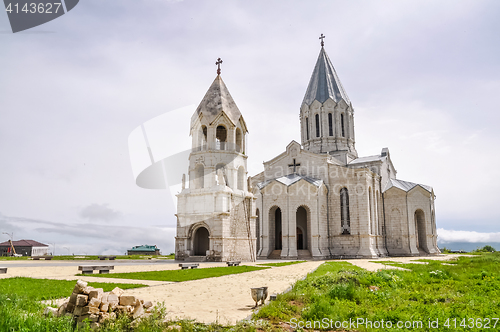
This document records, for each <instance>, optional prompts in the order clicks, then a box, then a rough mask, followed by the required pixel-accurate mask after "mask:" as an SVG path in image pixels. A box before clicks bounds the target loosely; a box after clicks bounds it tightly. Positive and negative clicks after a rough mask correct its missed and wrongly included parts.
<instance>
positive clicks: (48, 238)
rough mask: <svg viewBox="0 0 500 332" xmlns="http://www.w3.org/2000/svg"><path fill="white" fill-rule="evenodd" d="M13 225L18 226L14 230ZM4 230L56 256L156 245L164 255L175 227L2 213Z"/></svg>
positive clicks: (171, 244) (171, 248) (121, 251)
mask: <svg viewBox="0 0 500 332" xmlns="http://www.w3.org/2000/svg"><path fill="white" fill-rule="evenodd" d="M12 225H16V227H15V228H13V227H12ZM0 226H1V227H2V228H1V230H2V231H4V230H8V231H9V232H12V231H13V232H14V239H15V240H19V239H32V240H36V241H39V242H42V243H45V244H47V245H49V246H50V250H51V251H54V247H55V254H57V255H61V254H89V255H90V254H114V255H117V254H121V255H123V254H125V252H126V251H127V249H130V248H131V247H133V246H136V245H141V244H149V245H157V246H158V248H160V250H161V253H162V254H169V253H171V252H173V251H174V237H175V227H163V226H147V225H146V226H142V225H141V226H124V225H120V226H116V225H109V224H90V223H76V224H67V223H58V222H53V221H45V220H38V219H30V218H23V217H9V216H5V215H2V214H0Z"/></svg>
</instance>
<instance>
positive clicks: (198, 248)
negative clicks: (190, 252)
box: [193, 227, 210, 256]
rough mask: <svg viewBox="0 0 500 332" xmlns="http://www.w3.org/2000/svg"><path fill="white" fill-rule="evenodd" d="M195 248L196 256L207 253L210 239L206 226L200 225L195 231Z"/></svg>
mask: <svg viewBox="0 0 500 332" xmlns="http://www.w3.org/2000/svg"><path fill="white" fill-rule="evenodd" d="M193 249H194V255H195V256H206V255H207V250H209V249H210V239H209V233H208V229H206V228H205V227H200V228H198V229H197V230H196V231H195V233H194V240H193Z"/></svg>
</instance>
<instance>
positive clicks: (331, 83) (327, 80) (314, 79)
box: [303, 47, 350, 105]
mask: <svg viewBox="0 0 500 332" xmlns="http://www.w3.org/2000/svg"><path fill="white" fill-rule="evenodd" d="M328 98H331V99H332V100H334V101H335V102H336V103H338V102H339V101H340V100H342V99H343V100H344V101H345V102H346V103H347V104H350V101H349V97H347V93H346V92H345V90H344V87H343V86H342V83H340V79H339V77H338V75H337V72H336V71H335V68H333V65H332V63H331V61H330V58H328V55H327V54H326V51H325V49H324V47H321V51H320V52H319V56H318V61H316V66H315V67H314V71H313V73H312V76H311V80H310V81H309V85H308V86H307V91H306V95H305V96H304V101H303V103H305V104H307V105H311V104H312V103H313V101H315V100H317V101H319V102H320V103H321V104H323V103H324V102H325V101H327V100H328Z"/></svg>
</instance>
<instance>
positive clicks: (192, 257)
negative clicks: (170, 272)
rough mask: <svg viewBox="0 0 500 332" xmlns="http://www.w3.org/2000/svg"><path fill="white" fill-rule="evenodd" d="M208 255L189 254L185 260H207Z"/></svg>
mask: <svg viewBox="0 0 500 332" xmlns="http://www.w3.org/2000/svg"><path fill="white" fill-rule="evenodd" d="M206 260H207V256H189V257H187V258H186V259H185V260H184V261H185V262H205V261H206Z"/></svg>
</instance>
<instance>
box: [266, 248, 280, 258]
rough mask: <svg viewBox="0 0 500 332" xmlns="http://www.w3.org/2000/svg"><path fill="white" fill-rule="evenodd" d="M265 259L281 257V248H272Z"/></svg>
mask: <svg viewBox="0 0 500 332" xmlns="http://www.w3.org/2000/svg"><path fill="white" fill-rule="evenodd" d="M267 259H281V250H273V252H272V253H271V254H270V255H269V256H267Z"/></svg>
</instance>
